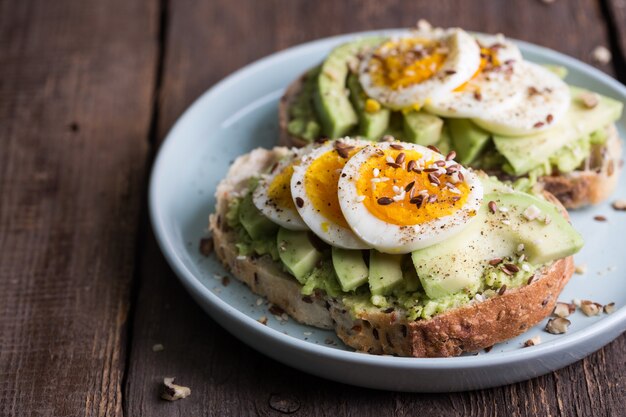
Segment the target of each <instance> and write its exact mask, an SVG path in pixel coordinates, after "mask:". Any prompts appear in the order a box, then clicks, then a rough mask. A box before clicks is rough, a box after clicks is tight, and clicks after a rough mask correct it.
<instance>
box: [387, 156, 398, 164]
mask: <svg viewBox="0 0 626 417" xmlns="http://www.w3.org/2000/svg"><path fill="white" fill-rule="evenodd" d="M385 161H387V163H390V164H392V163H394V162H396V161H395V159H393V158H392V157H390V156H387V157H386V158H385Z"/></svg>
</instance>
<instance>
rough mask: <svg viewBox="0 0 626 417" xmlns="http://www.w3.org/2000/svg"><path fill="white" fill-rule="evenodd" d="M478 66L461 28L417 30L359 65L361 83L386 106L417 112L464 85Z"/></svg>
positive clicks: (387, 44)
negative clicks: (429, 101)
mask: <svg viewBox="0 0 626 417" xmlns="http://www.w3.org/2000/svg"><path fill="white" fill-rule="evenodd" d="M479 65H480V51H479V48H478V45H477V44H476V41H475V40H474V39H473V38H472V37H471V36H470V35H468V34H467V33H466V32H464V31H463V30H461V29H448V30H445V31H444V30H431V31H420V32H414V33H412V34H410V35H407V36H402V37H396V38H392V39H390V40H388V41H386V42H384V43H382V44H381V45H380V46H379V47H378V48H376V49H374V50H373V51H371V52H370V53H369V54H368V55H367V56H365V57H364V58H363V60H362V61H361V64H360V66H359V81H360V83H361V85H362V87H363V89H364V90H365V92H366V94H367V95H368V96H369V97H370V98H373V99H375V100H377V101H378V102H380V103H381V104H383V105H385V106H387V107H389V108H392V109H395V110H400V109H405V108H416V107H420V106H422V105H423V104H424V103H426V102H427V101H428V100H432V99H435V98H438V97H439V96H441V95H442V94H445V93H447V92H449V91H452V90H453V89H454V88H456V87H458V86H459V85H461V84H463V83H464V82H466V81H468V80H469V79H470V78H471V77H472V75H474V73H475V72H476V71H477V70H478V67H479Z"/></svg>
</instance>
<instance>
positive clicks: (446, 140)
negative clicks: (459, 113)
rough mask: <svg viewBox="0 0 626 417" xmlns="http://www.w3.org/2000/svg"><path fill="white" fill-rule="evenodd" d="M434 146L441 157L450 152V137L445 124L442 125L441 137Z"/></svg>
mask: <svg viewBox="0 0 626 417" xmlns="http://www.w3.org/2000/svg"><path fill="white" fill-rule="evenodd" d="M435 146H436V147H437V149H439V150H440V151H441V153H442V154H443V155H447V154H448V153H450V151H451V150H452V138H451V137H450V128H449V127H448V126H447V124H444V125H443V128H442V129H441V136H440V137H439V141H438V142H437V143H436V144H435Z"/></svg>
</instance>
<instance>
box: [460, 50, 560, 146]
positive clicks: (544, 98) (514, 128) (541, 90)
mask: <svg viewBox="0 0 626 417" xmlns="http://www.w3.org/2000/svg"><path fill="white" fill-rule="evenodd" d="M515 72H516V79H517V80H516V81H515V88H517V89H518V90H519V91H521V92H522V94H523V97H522V100H520V101H519V102H518V103H517V104H516V105H515V106H513V107H509V108H507V109H506V110H504V111H499V112H492V113H490V112H486V113H484V114H482V115H480V116H478V117H476V118H474V119H472V120H473V121H474V122H475V123H476V124H477V125H479V126H481V127H483V128H485V129H486V130H488V131H490V132H494V133H497V134H501V135H504V136H523V135H529V134H533V133H537V132H540V131H542V130H546V129H549V128H550V127H552V126H554V125H556V124H557V123H558V122H559V121H560V120H561V119H562V118H563V116H564V115H565V114H566V113H567V110H568V108H569V106H570V93H569V88H568V86H567V84H565V82H564V81H563V80H561V79H560V78H559V77H558V76H557V75H556V74H554V73H553V72H552V71H550V70H548V69H546V68H544V67H542V66H540V65H537V64H533V63H531V62H527V61H522V62H520V63H518V64H517V65H516V66H515Z"/></svg>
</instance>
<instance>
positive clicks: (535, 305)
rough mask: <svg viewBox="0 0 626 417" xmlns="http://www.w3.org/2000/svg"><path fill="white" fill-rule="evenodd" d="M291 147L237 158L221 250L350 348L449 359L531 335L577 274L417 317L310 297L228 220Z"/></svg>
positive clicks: (222, 194)
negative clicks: (242, 240)
mask: <svg viewBox="0 0 626 417" xmlns="http://www.w3.org/2000/svg"><path fill="white" fill-rule="evenodd" d="M285 152H286V148H275V149H274V150H264V149H256V150H254V151H252V152H251V153H249V154H246V155H243V156H241V157H239V158H238V159H237V160H236V161H235V162H234V163H233V165H232V166H231V168H230V170H229V173H228V175H227V176H226V178H224V179H223V180H222V182H221V183H220V184H219V186H218V188H217V193H216V197H217V204H216V212H215V213H214V214H212V215H211V216H210V218H209V225H210V230H211V232H212V236H213V242H214V247H215V252H216V254H217V256H218V258H219V259H220V260H221V262H222V263H223V264H224V266H225V267H226V268H227V269H228V270H229V271H230V272H232V273H233V274H234V275H235V276H236V277H237V278H238V279H239V280H241V281H243V282H244V283H246V284H247V285H248V286H249V287H250V289H251V290H252V291H253V292H254V293H256V294H259V295H261V296H265V297H267V299H268V300H269V301H270V302H271V303H273V304H275V305H277V306H279V307H280V308H281V309H283V310H284V311H285V312H287V313H288V314H289V315H290V316H292V317H293V318H294V319H295V320H297V321H299V322H301V323H304V324H308V325H312V326H316V327H321V328H325V329H329V328H334V330H335V331H336V333H337V335H338V336H339V337H340V338H341V339H342V340H343V341H344V342H345V343H346V344H347V345H348V346H350V347H352V348H354V349H356V350H358V351H363V352H368V353H374V354H390V355H398V356H415V357H442V356H456V355H460V354H461V353H463V352H472V351H477V350H479V349H482V348H486V347H489V346H492V345H494V344H495V343H498V342H501V341H504V340H507V339H510V338H512V337H514V336H517V335H519V334H521V333H523V332H524V331H526V330H527V329H529V328H530V327H532V326H534V325H535V324H537V323H538V322H539V321H541V320H542V319H543V318H545V317H546V316H547V315H549V314H550V312H551V311H552V310H553V308H554V305H555V303H556V300H557V297H558V295H559V293H560V292H561V290H562V288H563V286H564V285H565V284H566V283H567V281H568V280H569V278H570V277H571V276H572V274H573V270H574V265H573V260H572V257H569V258H566V259H561V260H559V261H556V262H554V263H552V264H551V265H549V266H547V267H545V268H544V269H542V270H541V271H539V272H538V273H537V274H535V277H534V278H533V280H532V282H531V283H529V284H528V285H524V286H522V287H520V288H517V289H512V290H510V291H506V292H505V293H504V294H502V295H497V296H495V297H493V298H489V299H487V300H484V301H482V302H478V301H474V302H472V303H471V304H469V305H467V306H464V307H460V308H456V309H453V310H449V311H447V312H445V313H443V314H439V315H437V316H435V317H433V318H431V319H429V320H422V319H420V320H417V321H408V320H407V318H406V317H405V315H404V314H399V313H398V312H396V311H387V310H385V311H383V310H382V309H381V310H377V311H375V312H368V313H361V315H360V316H359V317H353V316H352V315H351V313H350V312H349V311H348V310H349V309H348V308H346V306H344V305H343V303H342V301H341V299H337V298H333V297H330V296H328V295H326V294H325V293H323V292H319V291H318V292H316V293H315V294H314V295H311V296H303V295H302V294H301V289H302V286H301V285H300V284H299V283H298V282H297V281H296V280H295V279H294V278H293V277H292V276H290V275H289V274H288V273H286V272H285V271H284V270H283V268H281V266H280V264H279V263H278V262H275V261H273V260H272V259H271V258H270V257H269V256H261V257H257V258H253V257H240V256H238V251H237V248H236V246H235V245H236V243H237V234H236V233H235V232H234V231H233V230H230V229H229V227H228V225H227V224H226V221H225V220H224V219H225V216H226V212H227V211H228V202H229V201H230V200H231V199H232V198H235V197H237V196H239V195H241V193H242V192H244V191H245V189H246V187H247V185H248V178H249V177H250V176H252V175H255V174H257V173H258V172H262V171H263V170H264V169H266V168H268V167H270V166H271V165H273V164H274V163H275V162H276V160H277V159H278V158H280V156H282V155H284V153H285ZM553 201H554V200H553ZM557 204H558V202H557Z"/></svg>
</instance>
